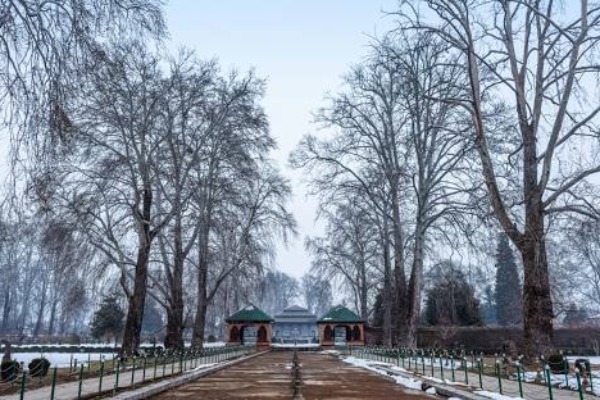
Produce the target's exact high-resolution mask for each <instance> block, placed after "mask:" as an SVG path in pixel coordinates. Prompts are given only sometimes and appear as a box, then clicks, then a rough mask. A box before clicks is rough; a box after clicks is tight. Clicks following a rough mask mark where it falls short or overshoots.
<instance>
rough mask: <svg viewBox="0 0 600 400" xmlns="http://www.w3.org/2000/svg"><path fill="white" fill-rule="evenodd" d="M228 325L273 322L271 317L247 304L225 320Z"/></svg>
mask: <svg viewBox="0 0 600 400" xmlns="http://www.w3.org/2000/svg"><path fill="white" fill-rule="evenodd" d="M225 321H226V322H227V323H229V324H231V323H239V322H273V321H274V320H273V317H271V316H270V315H269V314H267V313H266V312H264V311H263V310H261V309H260V308H258V307H256V306H255V305H254V304H249V305H247V306H246V307H244V308H242V309H241V310H239V311H237V312H235V313H234V314H232V315H230V316H229V317H227V318H226V319H225Z"/></svg>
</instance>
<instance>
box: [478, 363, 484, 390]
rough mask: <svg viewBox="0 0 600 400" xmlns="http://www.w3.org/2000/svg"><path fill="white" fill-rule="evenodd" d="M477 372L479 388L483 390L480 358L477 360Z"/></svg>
mask: <svg viewBox="0 0 600 400" xmlns="http://www.w3.org/2000/svg"><path fill="white" fill-rule="evenodd" d="M477 370H478V371H479V388H480V389H481V390H483V377H482V375H483V361H482V360H481V358H478V359H477Z"/></svg>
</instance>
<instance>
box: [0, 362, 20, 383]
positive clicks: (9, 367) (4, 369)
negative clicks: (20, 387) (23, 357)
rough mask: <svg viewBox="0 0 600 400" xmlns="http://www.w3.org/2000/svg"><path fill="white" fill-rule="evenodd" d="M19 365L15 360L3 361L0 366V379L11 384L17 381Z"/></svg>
mask: <svg viewBox="0 0 600 400" xmlns="http://www.w3.org/2000/svg"><path fill="white" fill-rule="evenodd" d="M20 369H21V365H20V364H19V362H18V361H17V360H4V361H2V364H0V377H1V378H2V381H4V382H12V381H15V380H17V377H18V376H19V370H20Z"/></svg>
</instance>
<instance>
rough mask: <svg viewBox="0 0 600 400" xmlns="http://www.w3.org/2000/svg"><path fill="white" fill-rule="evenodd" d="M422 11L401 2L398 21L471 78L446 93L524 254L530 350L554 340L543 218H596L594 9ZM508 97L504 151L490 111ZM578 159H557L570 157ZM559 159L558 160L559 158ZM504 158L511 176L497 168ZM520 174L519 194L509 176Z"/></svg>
mask: <svg viewBox="0 0 600 400" xmlns="http://www.w3.org/2000/svg"><path fill="white" fill-rule="evenodd" d="M424 3H425V4H424V5H426V6H427V7H428V8H429V10H430V11H431V12H432V13H433V18H429V19H428V20H425V19H423V18H422V17H421V16H420V15H419V9H418V8H417V7H416V6H414V4H413V5H409V3H408V2H405V3H404V7H403V8H402V9H401V12H400V13H399V14H400V16H401V28H402V29H419V30H421V31H426V32H429V33H430V34H432V35H435V36H436V37H438V38H440V40H443V41H444V42H445V43H447V44H448V45H449V48H450V49H452V51H450V50H449V53H454V54H453V55H454V56H457V57H459V61H458V63H455V65H461V66H462V67H463V69H464V73H465V75H466V76H467V79H468V85H467V86H466V88H465V89H466V90H465V91H464V92H463V93H462V95H460V96H457V97H456V98H454V99H452V102H453V103H454V104H459V105H461V106H463V107H464V108H465V109H466V110H468V111H469V112H470V114H471V116H472V121H473V128H474V140H475V144H476V149H477V152H478V154H479V159H480V164H481V170H482V174H483V181H484V182H485V185H486V188H487V193H488V196H489V202H490V203H491V207H492V210H493V213H494V215H495V217H496V219H497V220H498V222H499V224H500V225H501V226H502V228H503V229H504V231H505V232H506V234H507V235H508V236H509V237H510V239H511V240H512V242H513V243H514V244H515V246H516V247H517V249H518V250H519V252H520V253H521V257H522V260H523V268H524V287H523V296H524V301H523V307H524V312H523V316H524V335H525V347H526V349H525V350H526V353H527V354H528V355H529V356H533V355H534V354H539V353H545V352H548V351H550V349H551V348H552V338H553V333H552V332H553V329H552V318H553V316H554V314H553V307H552V298H551V288H550V277H549V272H548V271H549V269H548V260H547V249H546V244H547V235H548V223H547V221H548V218H549V217H554V216H556V215H558V214H561V213H570V214H575V215H581V216H586V217H591V218H597V216H598V213H597V207H596V205H597V201H596V199H595V196H594V192H593V191H591V189H590V188H591V187H593V185H592V183H591V181H590V177H592V176H593V175H595V174H597V173H598V172H600V163H599V162H598V159H597V157H596V156H594V155H593V154H592V153H587V154H586V148H589V147H590V145H595V143H597V138H598V135H597V132H598V118H597V116H598V113H599V112H600V106H599V105H598V103H597V101H593V100H592V99H593V98H595V95H593V96H590V95H589V88H590V87H591V86H590V83H591V82H594V80H595V79H597V76H598V72H599V71H600V66H599V65H598V58H597V55H596V54H595V49H596V48H597V46H598V40H600V36H598V30H599V29H600V18H599V17H600V9H598V8H597V7H596V6H595V5H589V4H588V2H587V1H586V0H581V1H580V2H578V7H577V11H576V13H568V12H566V10H564V9H563V8H562V6H561V5H560V4H559V3H558V2H553V1H550V0H548V1H539V0H535V1H534V0H514V1H510V0H495V1H470V0H469V1H467V0H449V1H448V0H444V1H438V0H429V1H427V2H424ZM498 99H504V100H506V101H507V102H509V107H510V108H509V109H510V112H511V114H510V115H511V117H512V120H513V123H514V126H515V130H516V133H517V135H515V136H516V138H517V141H516V143H514V144H513V146H512V151H511V152H510V155H509V156H508V157H498V156H503V155H504V154H502V152H501V151H498V150H499V148H498V147H497V146H494V141H495V139H496V138H497V137H495V136H494V135H497V134H503V135H506V132H502V133H500V132H495V131H494V130H493V127H492V126H493V125H492V124H491V123H490V122H489V119H488V118H487V117H488V116H489V115H490V113H495V112H497V111H498V103H499V101H498ZM571 149H577V159H576V160H574V162H572V163H568V164H565V163H562V162H561V160H563V159H564V158H566V157H569V158H570V157H572V156H571V155H570V154H571ZM559 164H560V165H559ZM499 165H500V166H505V165H509V166H512V167H513V168H510V169H509V170H508V172H509V173H508V175H506V176H505V175H501V174H500V173H499V172H498V171H503V170H505V169H503V168H501V167H499ZM509 182H510V183H517V185H518V186H517V187H518V188H519V190H520V195H519V198H518V199H516V201H511V200H512V199H511V198H510V196H508V195H507V193H510V191H509V190H507V188H508V187H509V185H508V184H507V183H509Z"/></svg>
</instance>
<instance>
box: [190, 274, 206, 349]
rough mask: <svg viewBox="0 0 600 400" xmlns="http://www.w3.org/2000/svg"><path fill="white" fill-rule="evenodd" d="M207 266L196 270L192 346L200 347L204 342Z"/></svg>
mask: <svg viewBox="0 0 600 400" xmlns="http://www.w3.org/2000/svg"><path fill="white" fill-rule="evenodd" d="M206 267H207V266H206V265H205V266H204V267H201V268H200V270H199V271H198V303H197V305H196V318H195V320H194V334H193V339H192V346H194V347H202V345H203V344H204V328H205V326H206V309H207V307H208V298H207V288H206V285H207V279H206V278H207V268H206Z"/></svg>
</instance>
